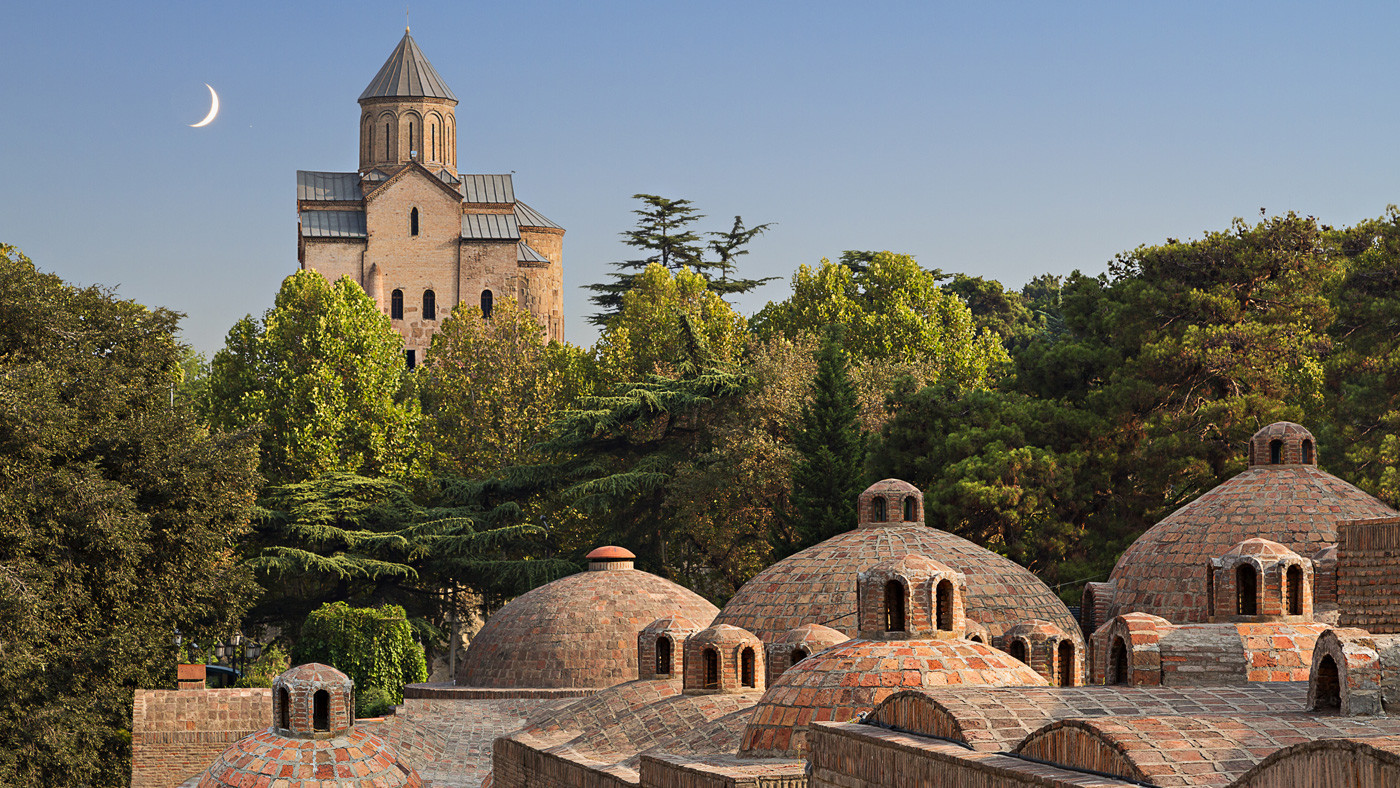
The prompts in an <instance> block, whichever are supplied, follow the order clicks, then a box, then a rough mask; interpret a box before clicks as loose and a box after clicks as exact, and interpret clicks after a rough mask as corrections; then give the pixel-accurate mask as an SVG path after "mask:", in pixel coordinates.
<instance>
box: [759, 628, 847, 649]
mask: <svg viewBox="0 0 1400 788" xmlns="http://www.w3.org/2000/svg"><path fill="white" fill-rule="evenodd" d="M848 640H850V638H849V637H847V636H846V633H844V632H840V631H838V630H835V629H832V628H831V627H825V626H822V625H821V624H803V625H802V626H800V627H797V628H796V629H789V630H788V631H786V632H784V633H783V634H781V635H779V636H778V637H776V638H773V639H772V640H771V641H769V645H774V646H802V645H806V644H809V643H813V644H821V645H822V647H823V648H827V647H830V646H834V645H836V644H837V643H845V642H846V641H848ZM819 650H820V649H819Z"/></svg>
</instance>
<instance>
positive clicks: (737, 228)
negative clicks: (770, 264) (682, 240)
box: [709, 216, 778, 296]
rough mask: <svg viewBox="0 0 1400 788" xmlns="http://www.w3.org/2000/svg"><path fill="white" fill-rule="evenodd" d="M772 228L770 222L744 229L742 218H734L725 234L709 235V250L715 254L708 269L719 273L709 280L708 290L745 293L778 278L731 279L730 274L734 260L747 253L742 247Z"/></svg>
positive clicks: (723, 293)
mask: <svg viewBox="0 0 1400 788" xmlns="http://www.w3.org/2000/svg"><path fill="white" fill-rule="evenodd" d="M771 226H772V222H767V223H764V224H756V225H754V226H753V227H744V217H742V216H735V217H734V226H733V227H731V228H730V229H729V232H725V233H709V235H710V236H711V237H712V238H713V239H714V240H712V241H710V249H711V251H713V252H714V253H715V261H714V262H713V263H711V264H710V265H709V267H711V268H713V269H716V270H718V271H719V278H718V279H715V278H713V277H712V278H711V279H710V289H711V290H713V291H715V292H716V293H719V294H720V295H722V296H724V295H729V294H730V293H747V292H748V291H750V290H752V289H754V288H755V287H758V286H759V285H761V284H764V283H766V282H771V281H773V280H775V279H777V278H778V277H776V276H765V277H763V278H762V279H738V278H735V279H731V278H729V277H730V273H732V272H733V271H734V263H735V258H738V257H740V256H742V255H746V254H748V253H749V250H748V249H745V248H744V247H746V246H748V245H749V242H750V241H752V240H753V239H754V238H756V237H758V236H760V235H762V234H763V233H764V232H766V231H767V230H768V228H769V227H771Z"/></svg>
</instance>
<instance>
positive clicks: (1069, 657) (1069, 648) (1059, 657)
mask: <svg viewBox="0 0 1400 788" xmlns="http://www.w3.org/2000/svg"><path fill="white" fill-rule="evenodd" d="M1055 661H1056V667H1058V668H1059V679H1060V681H1059V684H1060V686H1061V687H1073V686H1074V677H1075V676H1076V675H1078V674H1077V671H1076V670H1075V664H1074V643H1072V642H1071V641H1068V640H1061V641H1060V645H1059V646H1057V647H1056V648H1055Z"/></svg>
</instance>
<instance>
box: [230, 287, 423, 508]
mask: <svg viewBox="0 0 1400 788" xmlns="http://www.w3.org/2000/svg"><path fill="white" fill-rule="evenodd" d="M212 366H213V369H212V372H211V374H210V380H209V401H210V421H211V423H213V424H214V425H215V426H219V427H222V428H225V429H242V428H248V427H252V426H254V425H260V426H261V427H262V430H263V432H262V464H261V470H262V473H263V475H264V476H265V477H267V480H268V482H269V483H272V484H283V483H286V482H291V481H299V480H303V479H309V478H312V477H314V476H317V475H319V474H322V473H326V472H328V471H348V472H352V473H360V474H366V475H379V474H383V475H386V476H389V477H393V478H404V477H407V476H409V475H411V474H413V473H415V472H417V470H418V469H419V467H420V454H421V452H420V448H419V441H418V434H417V431H418V423H419V419H420V410H419V406H418V403H417V400H416V399H415V398H414V397H412V396H411V395H410V392H409V390H408V389H407V387H406V385H405V381H406V375H407V372H406V370H405V368H404V357H403V340H402V338H401V337H400V336H399V334H398V332H396V331H394V329H393V327H392V326H391V324H390V322H389V318H388V317H387V316H385V315H384V314H383V313H381V312H380V311H379V309H378V307H377V306H376V305H375V303H374V301H373V299H371V298H370V297H369V296H367V295H365V292H364V291H363V290H361V289H360V286H359V285H358V284H356V283H355V282H353V281H351V280H350V279H349V278H341V279H340V281H338V282H336V283H335V284H334V285H332V284H331V283H329V282H327V281H326V280H325V278H324V277H322V276H321V275H320V274H319V273H317V272H316V271H312V270H305V271H298V272H297V273H295V274H292V275H291V276H289V277H287V279H286V280H284V281H283V283H282V289H281V290H280V291H279V292H278V293H277V298H276V300H275V302H274V305H273V307H272V309H269V310H268V311H267V313H266V314H265V315H264V316H263V320H262V321H261V322H258V321H256V320H253V319H252V317H245V318H243V319H242V320H240V321H239V322H238V323H237V324H236V325H234V327H233V328H232V329H230V331H229V333H228V339H227V342H226V345H225V347H224V349H223V350H220V351H219V352H218V353H217V354H215V356H214V360H213V365H212Z"/></svg>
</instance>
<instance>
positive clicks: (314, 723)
mask: <svg viewBox="0 0 1400 788" xmlns="http://www.w3.org/2000/svg"><path fill="white" fill-rule="evenodd" d="M311 728H312V730H318V731H328V730H330V729H331V694H330V693H329V692H326V691H325V690H316V694H315V695H312V696H311Z"/></svg>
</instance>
